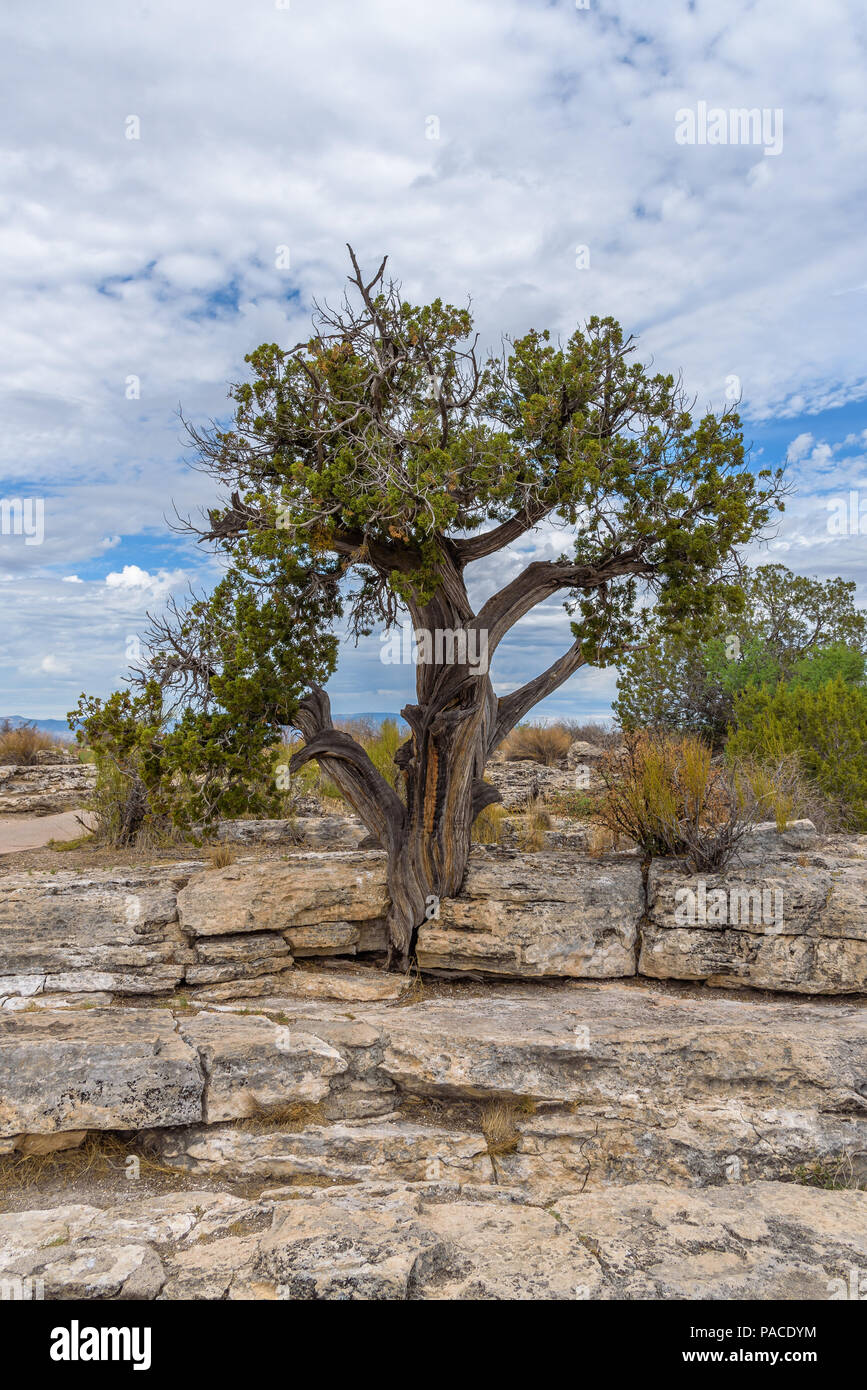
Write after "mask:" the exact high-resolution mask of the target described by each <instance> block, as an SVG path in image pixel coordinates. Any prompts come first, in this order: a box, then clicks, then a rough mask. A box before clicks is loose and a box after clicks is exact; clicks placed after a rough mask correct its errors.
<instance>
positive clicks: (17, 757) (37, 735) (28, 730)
mask: <svg viewBox="0 0 867 1390" xmlns="http://www.w3.org/2000/svg"><path fill="white" fill-rule="evenodd" d="M65 746H66V745H65V744H61V743H60V742H59V740H57V739H54V738H52V736H51V734H45V733H43V732H42V730H41V729H37V728H36V727H35V725H33V724H21V725H20V726H19V727H18V728H13V727H12V725H11V724H10V723H9V721H8V719H4V721H3V723H2V725H0V764H2V765H3V766H4V767H10V766H11V767H28V766H29V765H30V764H31V763H35V762H36V754H37V753H41V752H43V751H44V750H45V749H46V748H61V747H65Z"/></svg>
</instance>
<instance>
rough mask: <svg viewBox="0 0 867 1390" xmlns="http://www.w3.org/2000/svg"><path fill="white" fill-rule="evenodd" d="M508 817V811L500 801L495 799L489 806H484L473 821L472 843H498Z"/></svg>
mask: <svg viewBox="0 0 867 1390" xmlns="http://www.w3.org/2000/svg"><path fill="white" fill-rule="evenodd" d="M508 818H509V813H508V811H507V810H506V808H505V806H503V805H502V803H501V802H499V801H495V802H494V803H493V804H492V805H491V806H486V807H485V808H484V810H482V811H480V812H479V814H478V815H477V816H476V819H475V820H474V821H473V831H472V835H473V843H474V844H476V845H498V844H499V843H500V841H501V840H502V838H503V831H504V830H505V822H506V821H507V820H508Z"/></svg>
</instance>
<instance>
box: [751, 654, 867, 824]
mask: <svg viewBox="0 0 867 1390" xmlns="http://www.w3.org/2000/svg"><path fill="white" fill-rule="evenodd" d="M727 752H728V754H729V756H730V757H731V758H742V757H754V758H757V759H759V760H761V761H770V760H773V759H776V758H780V757H782V756H785V755H787V754H797V755H798V757H799V758H800V760H801V762H802V764H803V767H804V769H805V771H806V772H807V774H808V776H810V777H811V778H812V779H813V780H814V781H815V783H816V784H817V786H818V787H819V788H820V789H821V791H822V792H823V793H824V795H825V796H827V797H829V798H830V799H831V800H833V801H834V802H836V803H837V804H838V805H839V806H840V808H841V811H842V813H843V817H844V819H845V821H846V822H847V823H848V824H849V825H850V826H851V827H852V828H853V829H857V830H867V690H865V689H864V687H863V686H861V685H852V684H850V683H849V682H847V681H846V680H844V678H843V676H842V675H841V674H840V673H839V672H838V673H837V675H835V676H834V677H833V679H831V680H826V681H824V682H822V683H821V684H818V685H816V686H815V687H814V686H813V685H811V684H810V683H804V682H803V681H801V680H798V679H795V680H793V681H791V682H783V681H781V682H780V683H779V684H778V685H777V686H776V687H775V688H773V689H771V688H770V687H767V686H750V687H749V688H748V689H747V690H745V691H743V692H742V693H741V694H740V695H739V696H738V697H737V698H736V700H735V728H734V730H733V731H732V733H731V734H730V736H729V740H728V744H727Z"/></svg>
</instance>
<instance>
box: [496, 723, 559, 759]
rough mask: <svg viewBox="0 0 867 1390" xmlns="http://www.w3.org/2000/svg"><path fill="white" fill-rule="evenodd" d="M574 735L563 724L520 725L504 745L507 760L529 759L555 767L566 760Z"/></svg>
mask: <svg viewBox="0 0 867 1390" xmlns="http://www.w3.org/2000/svg"><path fill="white" fill-rule="evenodd" d="M571 745H572V735H571V734H570V733H569V731H568V729H564V728H563V726H562V724H519V725H518V727H517V728H516V729H513V730H512V732H511V733H510V734H509V737H508V738H507V739H506V740H505V741H504V743H503V752H504V753H505V755H506V757H507V758H527V759H529V760H531V761H532V762H535V763H542V764H543V765H544V766H545V767H553V766H555V764H557V763H558V762H560V760H561V758H565V756H566V754H567V753H568V752H569V749H570V747H571Z"/></svg>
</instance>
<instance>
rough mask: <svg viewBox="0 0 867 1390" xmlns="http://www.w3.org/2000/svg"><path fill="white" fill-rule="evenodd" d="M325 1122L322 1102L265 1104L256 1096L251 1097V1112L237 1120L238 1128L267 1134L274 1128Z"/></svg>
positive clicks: (295, 1127)
mask: <svg viewBox="0 0 867 1390" xmlns="http://www.w3.org/2000/svg"><path fill="white" fill-rule="evenodd" d="M324 1123H325V1115H324V1114H323V1108H322V1104H321V1103H320V1104H314V1103H313V1102H312V1101H301V1100H295V1101H278V1102H277V1103H276V1104H275V1105H263V1104H261V1102H259V1101H257V1100H256V1099H255V1097H251V1099H250V1113H249V1114H248V1115H245V1116H244V1118H243V1119H240V1120H236V1121H235V1128H236V1129H243V1130H247V1131H249V1132H251V1133H253V1134H266V1133H267V1132H268V1131H269V1130H272V1129H289V1130H298V1129H306V1128H307V1127H308V1125H320V1124H324Z"/></svg>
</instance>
